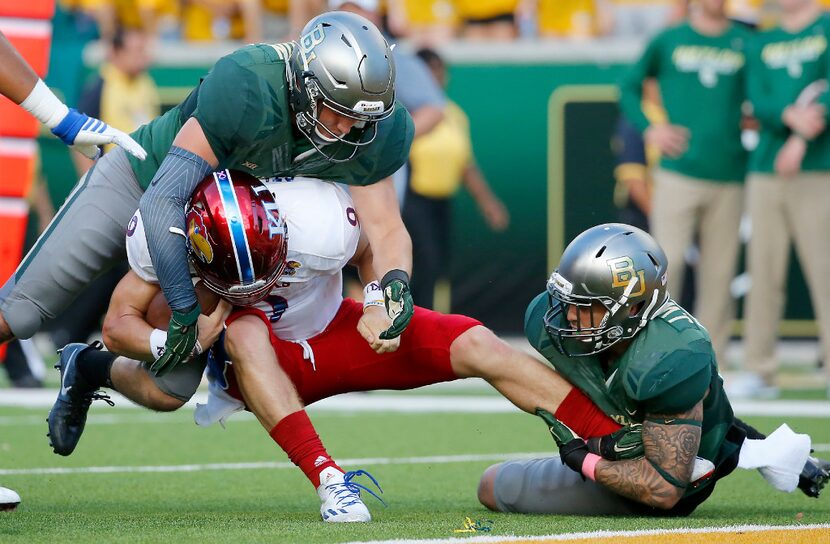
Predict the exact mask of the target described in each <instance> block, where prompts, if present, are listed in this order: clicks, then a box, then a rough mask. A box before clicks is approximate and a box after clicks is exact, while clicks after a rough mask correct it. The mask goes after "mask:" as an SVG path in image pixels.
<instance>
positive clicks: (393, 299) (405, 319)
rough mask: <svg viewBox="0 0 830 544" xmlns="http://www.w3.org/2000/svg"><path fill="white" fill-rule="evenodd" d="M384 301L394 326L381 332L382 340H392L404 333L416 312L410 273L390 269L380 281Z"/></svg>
mask: <svg viewBox="0 0 830 544" xmlns="http://www.w3.org/2000/svg"><path fill="white" fill-rule="evenodd" d="M380 286H381V289H383V302H384V304H385V305H386V313H387V314H388V315H389V318H390V319H391V320H392V326H390V327H389V328H388V329H386V330H385V331H383V332H382V333H380V339H381V340H391V339H392V338H397V337H398V336H400V335H401V333H403V331H404V329H406V326H407V325H409V322H410V321H411V320H412V316H413V315H414V314H415V304H414V303H413V302H412V293H410V291H409V275H408V274H407V273H406V272H404V271H403V270H390V271H389V272H387V273H386V275H385V276H383V279H382V280H381V282H380Z"/></svg>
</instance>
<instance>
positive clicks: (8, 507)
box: [0, 487, 20, 512]
mask: <svg viewBox="0 0 830 544" xmlns="http://www.w3.org/2000/svg"><path fill="white" fill-rule="evenodd" d="M19 504H20V495H18V494H17V492H15V491H14V490H12V489H9V488H8V487H0V512H11V511H12V510H14V509H15V508H17V505H19Z"/></svg>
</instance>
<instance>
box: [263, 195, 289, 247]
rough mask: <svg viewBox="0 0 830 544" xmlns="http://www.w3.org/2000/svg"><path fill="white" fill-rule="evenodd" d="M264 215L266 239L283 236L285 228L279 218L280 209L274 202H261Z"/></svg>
mask: <svg viewBox="0 0 830 544" xmlns="http://www.w3.org/2000/svg"><path fill="white" fill-rule="evenodd" d="M262 206H263V208H265V215H266V217H268V238H269V239H270V238H273V237H274V236H285V226H284V225H283V222H282V219H281V218H280V209H279V207H278V206H277V203H276V202H263V203H262Z"/></svg>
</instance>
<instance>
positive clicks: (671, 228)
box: [649, 168, 702, 300]
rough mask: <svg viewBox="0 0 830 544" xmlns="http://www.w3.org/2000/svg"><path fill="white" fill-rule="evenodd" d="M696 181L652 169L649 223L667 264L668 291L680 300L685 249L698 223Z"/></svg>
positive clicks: (666, 171)
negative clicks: (668, 272) (669, 268)
mask: <svg viewBox="0 0 830 544" xmlns="http://www.w3.org/2000/svg"><path fill="white" fill-rule="evenodd" d="M699 189H700V187H699V186H698V182H697V181H696V180H693V179H691V178H688V177H686V176H683V175H680V174H677V173H675V172H672V171H669V170H663V169H659V168H658V169H657V170H656V171H655V172H654V197H653V198H654V201H653V204H652V209H651V217H649V222H650V225H651V232H652V234H653V235H654V239H655V240H657V243H658V244H660V247H662V248H663V251H664V252H665V253H666V258H667V259H668V261H669V266H671V274H669V277H668V291H669V293H670V294H671V296H672V297H673V298H674V299H675V300H680V298H681V296H682V291H683V281H684V268H685V264H684V263H685V258H686V250H687V249H688V248H689V246H690V245H691V244H692V239H693V235H694V232H695V229H696V228H697V223H698V210H699V209H700V206H701V200H702V197H701V194H700V190H699Z"/></svg>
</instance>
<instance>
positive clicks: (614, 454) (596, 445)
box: [588, 423, 645, 461]
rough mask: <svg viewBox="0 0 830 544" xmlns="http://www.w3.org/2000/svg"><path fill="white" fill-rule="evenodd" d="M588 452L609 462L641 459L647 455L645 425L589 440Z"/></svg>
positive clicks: (630, 426) (634, 426) (626, 428)
mask: <svg viewBox="0 0 830 544" xmlns="http://www.w3.org/2000/svg"><path fill="white" fill-rule="evenodd" d="M588 451H590V452H591V453H595V454H597V455H599V456H600V457H602V458H603V459H608V460H609V461H622V460H626V459H639V458H640V457H642V456H643V455H645V448H644V447H643V424H642V423H633V424H631V425H628V426H627V427H623V428H622V429H618V430H616V431H614V432H613V433H611V434H607V435H605V436H598V437H596V438H589V439H588Z"/></svg>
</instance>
